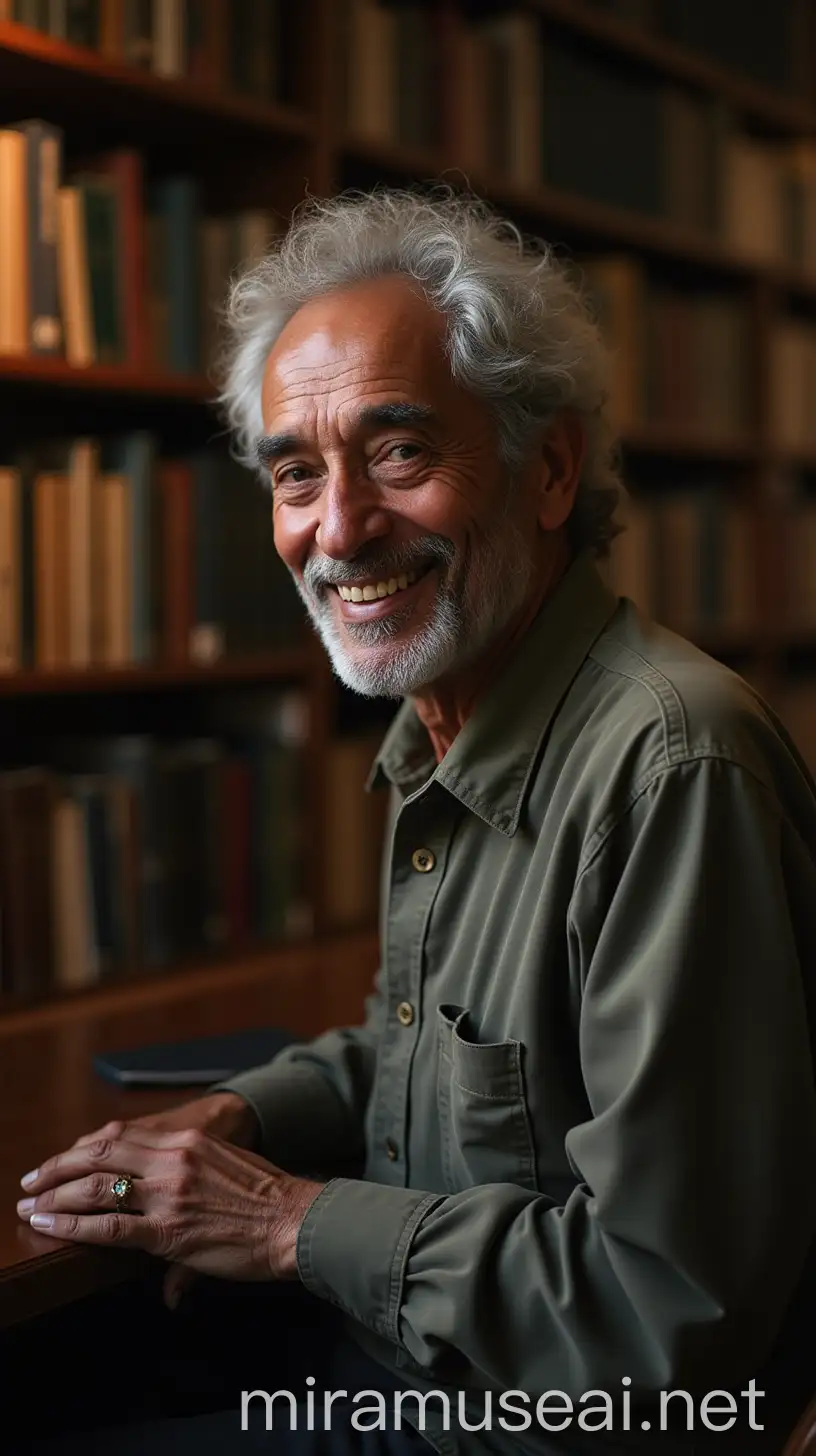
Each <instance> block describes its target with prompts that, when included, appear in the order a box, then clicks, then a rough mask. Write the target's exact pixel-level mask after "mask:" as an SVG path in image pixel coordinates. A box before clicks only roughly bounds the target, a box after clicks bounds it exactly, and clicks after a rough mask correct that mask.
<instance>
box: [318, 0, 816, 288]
mask: <svg viewBox="0 0 816 1456" xmlns="http://www.w3.org/2000/svg"><path fill="white" fill-rule="evenodd" d="M445 54H450V55H451V56H452V62H451V64H452V67H453V73H452V74H451V75H449V76H444V77H442V76H440V66H442V65H443V57H444V55H445ZM345 96H346V104H345V119H346V123H347V126H348V127H349V129H350V131H351V132H352V134H353V135H355V136H359V137H361V138H366V139H370V140H375V141H380V142H386V143H388V142H390V143H397V144H401V145H407V146H422V147H425V148H440V149H444V152H445V154H446V155H447V156H450V157H451V159H452V160H453V162H454V164H455V165H456V166H457V167H461V168H463V169H464V170H465V171H466V172H467V173H469V174H470V175H471V176H472V177H473V180H474V181H476V182H478V181H479V179H480V178H482V177H486V178H487V179H488V180H489V179H494V180H496V179H498V180H501V181H505V180H506V181H508V182H511V183H514V184H517V185H518V186H520V187H525V188H528V189H535V188H537V187H540V186H541V185H542V184H547V185H550V186H552V187H554V188H558V189H560V190H563V191H565V192H569V193H574V194H578V195H580V196H583V197H587V198H591V199H592V200H594V201H596V202H600V203H604V204H606V205H608V206H612V207H617V208H626V209H628V210H631V211H633V212H637V213H645V214H648V215H651V216H655V217H663V218H665V219H667V220H668V221H670V222H672V223H675V224H676V225H677V226H678V228H682V229H684V230H686V231H688V232H692V231H695V232H698V233H702V234H705V235H708V236H709V237H714V238H717V239H719V240H720V241H721V242H722V244H723V246H724V247H725V248H726V249H728V250H729V251H730V252H733V253H734V254H736V255H738V256H740V257H744V258H746V259H748V260H750V261H754V262H762V263H769V264H774V263H788V264H790V265H792V266H794V267H796V268H797V269H801V270H803V271H804V272H807V273H809V274H810V275H811V276H813V277H816V149H814V147H813V145H812V143H810V144H809V143H796V144H795V145H791V144H790V143H784V144H782V143H779V144H772V143H769V142H761V141H758V140H756V139H755V138H753V137H751V136H748V135H746V134H744V133H743V131H742V129H741V125H740V123H739V120H738V118H736V117H735V116H734V115H733V114H732V113H731V112H730V110H729V109H728V107H726V106H725V105H723V104H722V103H721V102H720V101H719V100H718V99H716V98H709V97H706V96H701V95H700V94H698V93H696V92H693V91H690V90H686V89H683V88H682V87H680V86H676V85H671V84H663V83H662V82H661V81H660V80H658V79H657V78H656V77H654V76H653V75H650V74H648V73H644V72H638V71H630V70H629V69H627V68H626V67H625V66H624V65H622V64H621V62H620V59H619V58H616V57H614V56H613V57H609V56H604V55H602V54H601V55H599V54H598V53H597V52H596V51H594V50H593V49H591V48H589V47H587V46H586V44H585V43H583V42H582V41H581V39H580V38H575V37H570V36H563V35H557V34H550V33H549V32H547V31H546V26H545V22H543V21H542V19H541V17H539V16H536V15H535V14H532V13H530V12H528V11H522V10H521V9H518V10H514V11H510V12H509V13H507V12H506V11H505V10H504V9H503V8H502V9H501V10H500V11H498V12H495V11H492V12H491V13H489V14H488V15H487V16H486V17H485V18H484V19H482V20H473V21H469V22H467V23H465V21H464V20H461V19H460V21H459V22H457V20H456V18H455V17H452V16H451V15H450V14H449V12H448V11H447V10H446V9H445V8H444V7H438V8H437V7H434V6H427V7H426V6H422V5H420V4H407V5H397V6H393V7H391V6H388V7H386V6H382V5H380V4H378V3H377V0H347V25H346V85H345Z"/></svg>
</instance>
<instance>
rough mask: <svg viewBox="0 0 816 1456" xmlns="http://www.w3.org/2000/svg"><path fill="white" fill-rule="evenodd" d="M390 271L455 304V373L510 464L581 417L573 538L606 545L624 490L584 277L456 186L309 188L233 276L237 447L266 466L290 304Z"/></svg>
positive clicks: (232, 417)
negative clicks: (482, 405) (263, 439)
mask: <svg viewBox="0 0 816 1456" xmlns="http://www.w3.org/2000/svg"><path fill="white" fill-rule="evenodd" d="M388 274H402V275H404V276H406V277H408V278H410V279H412V280H414V281H415V282H416V283H417V284H418V285H419V286H420V287H421V289H422V290H423V292H424V294H425V297H426V298H427V299H428V301H429V303H430V304H431V305H432V306H433V307H434V308H436V309H438V310H440V312H442V313H443V314H444V315H445V316H446V318H447V337H446V348H447V354H448V358H449V361H450V367H451V370H452V373H453V375H454V377H455V378H456V379H457V380H458V381H459V382H460V383H461V384H462V385H463V387H464V388H466V389H468V390H470V391H471V392H472V393H473V394H474V395H476V396H478V397H480V398H481V399H483V400H484V401H485V402H486V403H487V404H488V405H489V406H490V408H491V409H492V410H493V413H494V417H495V419H496V422H497V428H498V435H499V448H500V452H501V456H502V459H503V461H504V463H505V464H506V465H507V466H508V467H509V468H510V469H511V470H512V469H514V468H518V467H519V466H521V465H522V464H523V463H524V462H525V461H526V460H528V459H529V458H530V453H531V452H532V450H534V449H535V447H536V444H537V442H538V441H539V440H540V437H541V432H542V429H544V428H545V427H546V426H547V425H548V424H549V423H550V422H551V421H552V420H553V418H554V417H555V416H556V415H557V414H558V413H559V412H560V411H562V410H564V409H569V410H571V411H573V412H574V413H575V414H576V415H577V416H579V417H580V419H581V420H582V423H583V426H584V430H585V432H586V440H587V449H586V458H585V462H584V467H583V471H582V475H581V480H580V483H579V487H578V491H577V493H576V498H575V505H574V508H573V511H572V515H571V517H570V523H569V530H570V535H571V541H572V545H573V547H574V548H575V549H582V548H589V549H591V550H592V551H593V552H594V553H595V555H596V556H599V557H603V556H605V555H607V553H608V550H609V545H610V542H611V541H612V540H613V538H614V537H615V535H617V533H618V530H619V529H620V528H619V527H618V525H617V524H616V522H615V520H614V515H615V510H616V508H617V505H618V500H619V497H620V490H621V485H620V478H619V473H618V463H617V452H616V448H615V439H614V435H613V432H612V430H611V428H610V424H609V420H608V417H607V410H606V405H607V400H608V397H609V355H608V353H607V350H606V348H605V346H604V344H603V342H602V339H601V336H600V333H599V330H598V327H597V324H596V322H595V320H594V318H593V316H592V313H591V311H590V309H589V307H588V305H587V302H586V300H585V298H584V296H583V293H582V290H581V287H580V285H579V284H578V282H577V281H576V280H575V279H574V278H573V277H572V276H571V274H570V271H569V269H568V267H567V265H566V264H565V263H563V262H561V261H560V260H558V259H557V258H556V257H555V255H554V253H553V251H552V249H551V248H550V247H549V246H548V245H547V244H545V243H543V242H542V241H541V240H539V239H530V238H525V237H523V236H522V234H521V233H520V232H519V230H518V229H517V228H516V227H515V226H514V225H513V224H512V223H510V222H508V221H507V220H506V219H504V218H501V217H499V216H498V215H497V214H496V213H494V212H493V211H492V209H491V208H490V207H489V206H488V205H487V204H485V203H484V202H482V201H481V200H479V199H478V198H474V197H467V196H462V195H460V194H456V193H454V192H453V190H452V189H450V188H447V187H445V188H440V187H437V188H435V189H434V190H433V191H431V192H430V193H424V194H422V193H415V192H411V191H403V190H392V189H385V188H377V189H376V190H374V191H373V192H362V193H361V192H345V193H343V194H341V195H340V196H337V197H332V198H329V199H322V200H319V199H308V200H307V201H306V202H305V203H303V204H301V206H300V207H299V208H298V210H297V211H296V213H295V215H294V218H293V220H292V225H291V227H290V229H289V231H288V232H287V233H286V235H285V236H284V237H283V238H282V239H281V240H280V241H279V242H278V243H277V244H276V245H275V246H274V247H273V249H272V250H271V252H270V253H269V254H268V255H267V256H266V257H265V258H264V259H263V260H262V261H261V262H259V263H257V264H255V265H254V266H253V267H251V268H250V269H249V270H248V271H247V272H246V273H244V275H243V276H240V277H238V278H237V279H236V280H235V281H234V282H233V283H232V285H231V288H230V292H229V298H228V302H227V306H226V310H225V324H226V345H225V349H224V354H223V357H222V360H221V369H220V377H221V379H222V381H223V384H222V388H221V393H220V396H219V402H220V404H221V406H222V408H223V409H224V410H225V412H226V415H227V419H228V421H229V424H230V427H231V429H232V432H233V436H234V441H235V450H236V454H237V456H238V458H239V459H241V460H242V461H243V463H244V464H246V465H248V466H250V467H251V468H254V469H257V459H256V456H255V443H256V441H257V439H258V438H259V436H260V435H262V434H263V419H262V415H261V382H262V379H263V373H264V368H265V365H266V360H267V358H268V355H269V353H270V350H271V349H272V347H273V345H274V343H275V340H276V339H277V337H278V335H279V334H280V333H281V331H282V329H283V328H284V326H285V325H286V323H287V322H288V321H289V319H290V318H291V317H292V315H293V314H294V313H296V312H297V310H298V308H300V307H301V306H302V305H303V304H305V303H307V302H309V301H310V300H311V299H313V298H315V297H318V296H319V295H321V294H326V293H332V292H336V291H338V290H339V289H342V288H348V287H350V286H353V285H354V284H356V283H361V282H364V281H365V280H367V279H373V278H380V277H383V276H385V275H388Z"/></svg>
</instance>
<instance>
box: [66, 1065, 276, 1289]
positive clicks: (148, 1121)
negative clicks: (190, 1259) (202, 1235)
mask: <svg viewBox="0 0 816 1456" xmlns="http://www.w3.org/2000/svg"><path fill="white" fill-rule="evenodd" d="M189 1128H199V1129H200V1130H201V1131H202V1132H208V1133H211V1134H212V1135H213V1136H214V1137H220V1138H223V1139H224V1141H225V1142H228V1143H234V1144H235V1145H236V1146H237V1147H239V1148H248V1149H250V1150H253V1151H254V1150H255V1149H256V1148H257V1145H258V1139H259V1137H260V1127H259V1125H258V1119H257V1117H256V1115H255V1113H254V1111H253V1110H252V1108H251V1107H250V1105H249V1103H248V1102H245V1101H244V1099H243V1097H239V1096H238V1094H237V1093H236V1092H211V1093H210V1094H209V1095H207V1096H204V1097H197V1098H195V1099H194V1100H193V1101H191V1102H184V1103H182V1105H181V1106H180V1107H171V1108H169V1109H167V1110H166V1111H164V1112H153V1113H149V1114H148V1115H146V1116H144V1117H136V1118H133V1119H132V1120H130V1121H128V1122H122V1121H116V1122H108V1123H106V1124H105V1126H104V1127H100V1128H97V1130H96V1131H95V1132H89V1133H85V1135H84V1136H83V1137H81V1138H77V1140H76V1142H75V1143H74V1147H77V1148H79V1147H87V1146H88V1144H89V1143H95V1142H99V1141H100V1139H103V1138H108V1139H111V1140H117V1139H120V1138H126V1139H128V1140H129V1141H131V1140H133V1139H135V1140H136V1141H138V1140H139V1138H140V1136H141V1132H142V1130H146V1131H147V1132H183V1131H185V1130H187V1129H189ZM195 1279H196V1274H195V1271H194V1270H192V1269H189V1268H186V1267H185V1265H184V1264H171V1265H170V1268H169V1269H168V1271H167V1273H166V1274H165V1276H164V1287H163V1295H164V1302H165V1304H166V1305H167V1307H168V1309H175V1308H176V1307H177V1305H178V1302H179V1300H180V1299H181V1296H182V1294H183V1293H184V1291H185V1290H186V1289H189V1287H190V1285H191V1284H193V1283H194V1282H195Z"/></svg>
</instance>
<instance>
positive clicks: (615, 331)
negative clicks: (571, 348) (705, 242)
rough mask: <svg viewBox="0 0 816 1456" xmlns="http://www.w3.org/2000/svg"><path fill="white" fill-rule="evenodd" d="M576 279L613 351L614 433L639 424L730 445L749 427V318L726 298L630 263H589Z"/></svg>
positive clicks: (735, 299) (616, 259) (733, 298)
mask: <svg viewBox="0 0 816 1456" xmlns="http://www.w3.org/2000/svg"><path fill="white" fill-rule="evenodd" d="M582 271H583V281H584V283H585V287H586V290H587V292H588V294H589V296H590V301H591V303H592V305H593V308H594V310H595V312H596V314H597V317H598V320H599V323H600V325H601V328H602V330H603V332H604V333H605V335H606V337H607V340H608V342H609V344H610V345H611V347H612V351H613V365H614V379H613V400H612V408H613V413H614V416H615V422H616V425H617V427H618V429H619V430H620V431H621V432H622V433H626V432H627V431H633V430H637V429H638V428H639V427H640V426H642V425H644V424H661V425H668V426H671V427H677V428H678V429H681V430H682V429H687V430H689V431H696V432H698V433H699V434H701V435H704V436H705V437H706V438H712V439H716V438H717V437H720V438H724V439H728V438H731V439H733V438H734V436H738V435H740V434H741V433H746V432H747V431H748V429H749V428H750V425H751V421H752V407H751V378H750V372H749V370H750V358H751V349H750V319H749V315H748V311H747V307H746V305H745V303H744V302H743V300H742V298H741V297H740V296H739V295H738V294H735V293H728V292H717V293H712V292H705V293H703V292H699V291H695V290H693V289H684V290H680V289H674V288H669V287H667V286H665V285H663V284H660V283H657V282H655V281H653V280H652V279H650V278H649V276H648V273H647V271H646V269H645V267H644V265H643V263H642V262H641V261H640V260H639V259H637V258H635V257H627V256H613V257H606V258H593V259H589V260H588V261H587V262H586V263H585V265H584V267H583V270H582Z"/></svg>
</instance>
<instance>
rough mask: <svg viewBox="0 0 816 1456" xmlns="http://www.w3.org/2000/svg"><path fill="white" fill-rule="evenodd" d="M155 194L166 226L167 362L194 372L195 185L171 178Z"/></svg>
mask: <svg viewBox="0 0 816 1456" xmlns="http://www.w3.org/2000/svg"><path fill="white" fill-rule="evenodd" d="M156 194H157V201H158V209H159V213H160V215H161V217H162V220H163V222H164V225H165V229H166V264H167V271H166V289H167V295H166V296H167V309H168V353H169V357H168V365H169V367H170V369H172V370H174V371H177V372H179V373H182V374H195V373H196V372H197V371H198V370H199V368H200V367H201V346H200V304H199V299H200V293H201V290H200V284H199V258H198V238H199V225H198V216H199V205H198V188H197V184H196V182H195V179H194V178H192V177H171V178H167V179H165V180H163V181H162V182H160V183H159V184H158V186H157V189H156Z"/></svg>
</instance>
